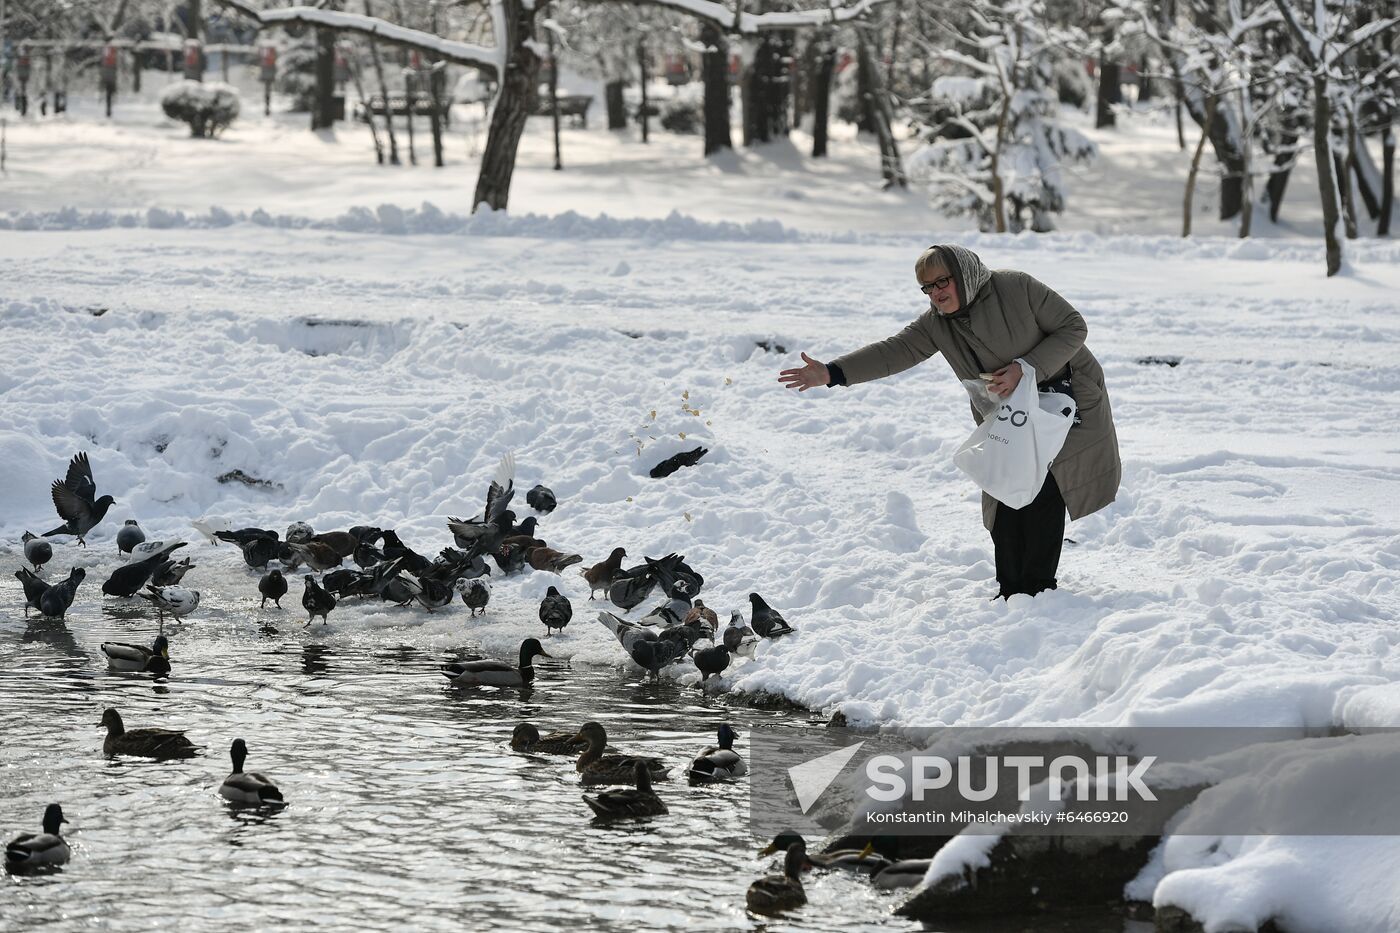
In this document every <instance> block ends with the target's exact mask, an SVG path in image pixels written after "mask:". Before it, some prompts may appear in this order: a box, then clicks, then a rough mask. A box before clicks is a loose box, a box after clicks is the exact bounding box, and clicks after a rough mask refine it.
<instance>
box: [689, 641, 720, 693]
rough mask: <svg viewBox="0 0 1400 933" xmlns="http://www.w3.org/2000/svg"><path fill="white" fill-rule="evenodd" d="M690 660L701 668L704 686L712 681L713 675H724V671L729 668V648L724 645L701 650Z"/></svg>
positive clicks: (701, 678) (701, 680) (701, 679)
mask: <svg viewBox="0 0 1400 933" xmlns="http://www.w3.org/2000/svg"><path fill="white" fill-rule="evenodd" d="M690 659H691V660H692V661H694V662H695V666H696V667H697V668H699V670H700V682H701V683H702V684H703V683H704V682H705V681H707V680H709V679H710V675H711V674H714V675H716V676H718V675H720V674H722V673H724V669H725V668H727V667H728V666H729V648H728V647H726V646H725V645H723V644H719V645H715V646H714V647H713V648H701V649H700V650H699V651H697V652H695V653H694V654H692V655H691V656H690Z"/></svg>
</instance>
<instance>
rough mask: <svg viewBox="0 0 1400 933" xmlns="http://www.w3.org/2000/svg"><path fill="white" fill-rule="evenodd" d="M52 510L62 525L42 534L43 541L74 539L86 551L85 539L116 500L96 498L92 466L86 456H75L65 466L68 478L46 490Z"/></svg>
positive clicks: (81, 453)
mask: <svg viewBox="0 0 1400 933" xmlns="http://www.w3.org/2000/svg"><path fill="white" fill-rule="evenodd" d="M49 494H50V496H51V497H52V498H53V507H54V508H55V509H56V510H57V511H58V517H59V518H61V519H63V524H62V525H59V526H58V527H57V528H55V529H54V530H53V531H46V532H44V535H43V537H45V538H52V537H53V536H54V535H76V536H77V538H78V543H79V544H80V545H82V546H83V547H87V541H85V540H84V538H85V537H86V536H87V533H88V532H89V531H92V529H94V528H96V527H97V524H98V522H100V521H102V519H103V517H104V516H105V515H106V514H107V510H108V509H110V508H111V507H112V506H113V505H114V504H115V503H116V500H115V499H113V498H112V497H111V496H102V497H101V498H95V497H96V496H97V483H95V482H94V481H93V479H92V464H91V463H89V462H88V455H87V454H86V453H85V452H81V451H80V452H78V453H77V454H75V455H74V456H73V459H72V460H71V461H69V463H68V475H67V476H65V477H64V478H63V479H56V480H54V481H53V487H52V489H50V490H49Z"/></svg>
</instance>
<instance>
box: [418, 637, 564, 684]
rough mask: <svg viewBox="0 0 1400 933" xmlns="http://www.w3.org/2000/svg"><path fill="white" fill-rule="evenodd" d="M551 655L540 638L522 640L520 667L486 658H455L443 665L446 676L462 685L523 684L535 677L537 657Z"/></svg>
mask: <svg viewBox="0 0 1400 933" xmlns="http://www.w3.org/2000/svg"><path fill="white" fill-rule="evenodd" d="M548 657H552V655H550V654H549V653H548V652H547V651H545V650H544V646H543V645H541V644H540V640H539V639H538V638H527V639H525V640H524V641H522V642H521V643H520V666H519V667H518V668H516V667H511V666H510V664H509V663H508V662H506V661H496V660H494V659H491V658H487V659H485V660H482V661H453V662H452V663H451V664H444V665H443V666H442V673H443V676H444V677H446V678H447V679H448V680H450V681H452V682H453V683H454V684H456V685H457V686H459V687H470V686H475V685H477V684H486V685H487V686H491V687H520V686H523V685H525V684H527V683H529V682H530V681H531V680H534V679H535V667H534V665H533V664H531V663H530V662H531V661H533V660H534V659H535V658H548Z"/></svg>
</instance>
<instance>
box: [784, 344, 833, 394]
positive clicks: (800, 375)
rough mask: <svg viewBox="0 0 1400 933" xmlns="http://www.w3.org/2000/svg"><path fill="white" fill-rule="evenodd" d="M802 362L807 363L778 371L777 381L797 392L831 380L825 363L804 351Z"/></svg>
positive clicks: (822, 384)
mask: <svg viewBox="0 0 1400 933" xmlns="http://www.w3.org/2000/svg"><path fill="white" fill-rule="evenodd" d="M802 362H804V363H806V364H807V365H806V366H803V367H802V368H800V369H785V370H783V371H782V372H780V373H778V381H779V382H781V383H782V384H783V385H785V386H787V387H788V388H789V389H796V390H797V391H799V392H806V391H807V390H808V389H814V388H816V387H817V386H824V385H826V384H827V383H828V382H830V381H831V374H830V373H829V372H827V369H826V364H825V363H820V362H818V361H816V360H814V359H812V358H811V357H810V356H808V355H807V354H805V353H804V354H802Z"/></svg>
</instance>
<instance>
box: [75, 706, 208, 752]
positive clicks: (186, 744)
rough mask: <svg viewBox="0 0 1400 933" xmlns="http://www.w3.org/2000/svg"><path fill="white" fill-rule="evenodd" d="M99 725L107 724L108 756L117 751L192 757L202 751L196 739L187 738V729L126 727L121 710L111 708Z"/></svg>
mask: <svg viewBox="0 0 1400 933" xmlns="http://www.w3.org/2000/svg"><path fill="white" fill-rule="evenodd" d="M98 725H99V726H106V727H107V738H106V740H105V741H104V742H103V743H102V754H104V755H106V756H107V757H108V758H111V757H113V756H114V755H140V756H142V757H144V758H193V757H194V756H195V755H197V754H198V753H199V749H198V748H196V747H195V745H194V743H193V742H191V741H190V740H189V739H187V738H185V733H183V732H179V731H177V730H174V729H133V730H131V731H130V732H127V731H126V726H124V725H123V724H122V717H121V713H118V712H117V711H116V710H115V709H110V708H109V709H108V710H107V711H106V712H104V713H103V714H102V721H101V722H100V723H98Z"/></svg>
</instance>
